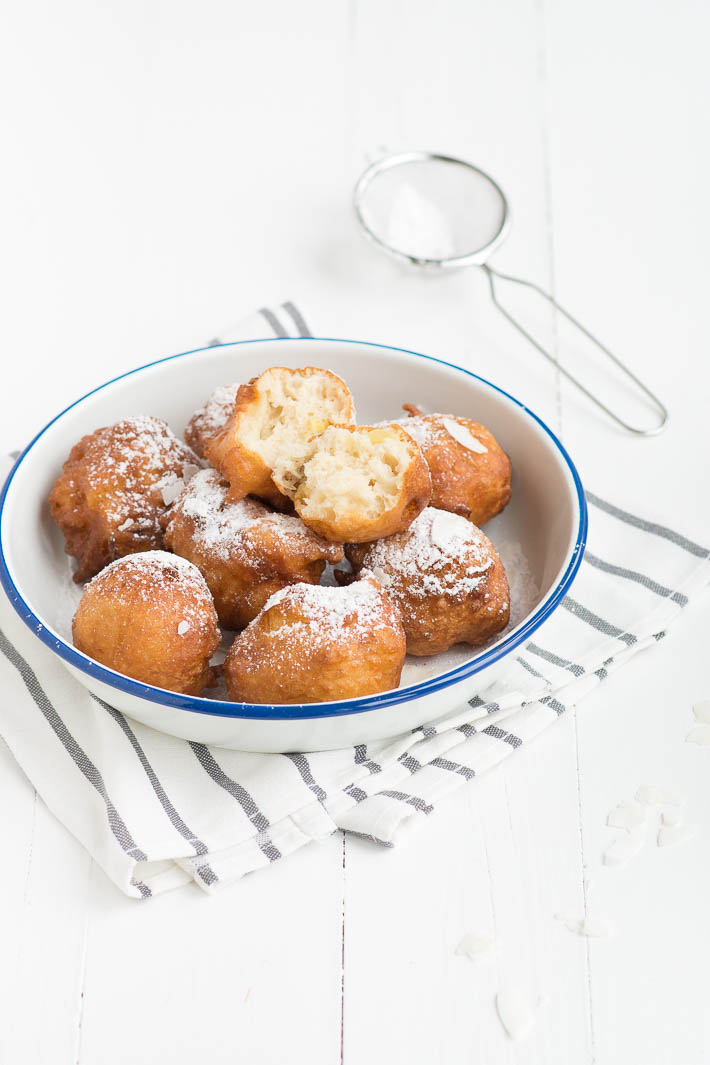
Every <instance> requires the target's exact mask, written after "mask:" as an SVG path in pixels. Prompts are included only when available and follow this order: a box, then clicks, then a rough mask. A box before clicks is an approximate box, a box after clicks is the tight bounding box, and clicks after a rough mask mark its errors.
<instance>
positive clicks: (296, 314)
mask: <svg viewBox="0 0 710 1065" xmlns="http://www.w3.org/2000/svg"><path fill="white" fill-rule="evenodd" d="M281 306H282V307H283V309H284V310H285V311H286V313H287V314H288V315H290V316H291V318H293V323H294V325H295V326H296V329H297V330H298V335H299V336H302V337H309V336H312V335H313V334H312V333H311V331H310V329H309V328H308V326H307V325H306V319H305V318H304V317H303V315H302V314H301V312H300V311H299V309H298V307H296V306H295V304H293V303H291V300H287V301H286V303H282V304H281Z"/></svg>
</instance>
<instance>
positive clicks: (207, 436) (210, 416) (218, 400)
mask: <svg viewBox="0 0 710 1065" xmlns="http://www.w3.org/2000/svg"><path fill="white" fill-rule="evenodd" d="M238 388H239V385H236V384H235V385H219V386H218V387H217V388H215V390H214V392H213V393H212V395H211V396H210V398H209V399H208V400H207V402H206V403H204V404H203V405H202V406H201V407H200V408H199V409H198V410H196V411H195V413H194V414H193V415H192V417H191V418H190V420H189V422H188V423H187V426H186V428H185V441H186V443H187V444H188V445H189V446H190V447H191V448H192V450H193V451H194V452H195V454H196V455H199V456H200V458H201V459H204V458H206V457H207V453H206V447H207V442H208V441H209V440H211V439H212V437H213V436H217V434H218V433H221V432H222V430H223V429H224V427H225V426H226V424H227V422H228V421H229V419H230V416H231V414H232V411H233V410H234V404H235V403H236V400H237V390H238Z"/></svg>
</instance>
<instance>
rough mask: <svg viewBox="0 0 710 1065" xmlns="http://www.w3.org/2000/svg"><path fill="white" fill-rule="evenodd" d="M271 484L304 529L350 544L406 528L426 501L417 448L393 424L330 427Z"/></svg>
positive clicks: (277, 473)
mask: <svg viewBox="0 0 710 1065" xmlns="http://www.w3.org/2000/svg"><path fill="white" fill-rule="evenodd" d="M274 480H275V481H276V483H277V484H278V485H279V487H280V488H282V489H283V491H285V492H288V494H289V495H290V496H291V498H292V499H293V502H294V505H295V507H296V512H297V513H298V514H299V515H300V516H301V517H302V518H303V520H304V521H305V523H306V525H309V526H310V527H311V528H312V529H314V530H315V531H316V532H317V533H319V534H320V535H321V536H324V537H326V539H328V540H337V541H348V542H350V543H362V542H364V541H369V540H377V539H379V538H380V537H383V536H390V535H391V534H392V533H395V532H398V531H399V530H400V529H405V528H406V527H407V526H408V525H409V523H410V522H411V521H413V519H414V518H415V517H416V516H417V514H419V512H420V511H421V510H423V509H424V507H425V506H426V505H427V503H428V502H429V499H430V497H431V479H430V477H429V470H428V468H427V464H426V462H425V461H424V457H423V455H422V453H421V451H420V449H419V445H418V444H416V443H415V441H414V440H413V439H412V438H411V437H410V436H409V435H408V434H407V433H405V432H404V431H403V430H402V429H401V428H400V427H399V426H398V425H387V426H384V427H372V426H366V425H361V426H352V425H350V426H331V428H329V429H326V430H325V432H323V433H321V434H320V435H319V436H316V437H314V438H313V440H311V442H310V444H309V446H308V450H307V451H306V453H305V455H304V456H303V457H302V460H301V461H296V462H291V463H288V464H285V465H284V466H283V467H281V468H276V469H275V470H274Z"/></svg>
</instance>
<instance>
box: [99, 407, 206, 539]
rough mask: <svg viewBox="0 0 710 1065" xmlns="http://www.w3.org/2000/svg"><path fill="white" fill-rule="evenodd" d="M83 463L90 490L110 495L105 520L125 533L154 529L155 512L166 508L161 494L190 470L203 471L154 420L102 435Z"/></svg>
mask: <svg viewBox="0 0 710 1065" xmlns="http://www.w3.org/2000/svg"><path fill="white" fill-rule="evenodd" d="M80 461H81V464H82V466H81V470H82V476H83V477H84V478H85V479H86V483H87V485H88V486H89V487H90V488H94V489H96V490H97V491H99V492H100V493H101V494H102V495H104V496H106V495H109V497H110V501H111V502H110V506H108V508H107V510H106V515H105V516H106V520H107V521H108V523H109V524H110V525H115V526H117V527H120V529H121V531H125V530H128V529H129V528H131V527H135V528H142V527H147V528H152V527H153V526H154V524H155V521H156V507H158V509H160V503H162V502H163V499H162V489H163V488H164V487H166V486H167V485H168V484H169V483H170V482H171V481H173V480H177V479H178V477H182V476H183V474H184V472H185V470H186V469H188V468H192V469H199V466H198V465H197V464H198V462H199V460H198V459H197V456H196V455H195V454H194V452H193V451H192V450H191V449H190V448H189V447H187V445H186V444H183V443H182V441H180V440H178V438H177V437H176V436H175V434H174V433H173V432H172V430H171V429H170V428H169V426H168V425H167V424H166V423H165V422H164V421H161V419H160V418H154V417H152V416H151V415H138V416H137V417H135V418H125V419H124V420H123V421H121V422H117V423H116V424H115V425H112V426H110V427H109V428H107V429H100V430H98V431H97V432H96V433H94V434H93V436H92V437H91V439H90V443H89V444H88V446H87V448H86V451H85V454H84V457H83V458H82V459H81V460H80ZM107 486H110V492H109V493H107V492H106V487H107ZM156 496H157V498H156ZM165 505H167V504H165Z"/></svg>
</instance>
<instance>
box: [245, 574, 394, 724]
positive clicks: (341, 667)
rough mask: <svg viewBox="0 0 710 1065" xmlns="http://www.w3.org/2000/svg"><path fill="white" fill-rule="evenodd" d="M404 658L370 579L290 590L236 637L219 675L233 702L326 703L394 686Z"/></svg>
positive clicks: (384, 599)
mask: <svg viewBox="0 0 710 1065" xmlns="http://www.w3.org/2000/svg"><path fill="white" fill-rule="evenodd" d="M404 655H405V638H404V630H403V628H402V621H401V619H400V616H399V612H398V610H397V608H396V607H395V606H394V604H393V603H392V601H391V599H389V598H388V596H387V595H386V594H385V593H384V592H383V590H382V589H381V588H380V586H379V584H377V582H376V581H374V580H372V579H371V578H369V577H363V579H362V580H360V581H356V582H355V583H354V584H351V585H349V586H348V587H347V588H327V587H324V586H323V585H315V586H314V585H311V584H295V585H293V586H292V587H290V588H285V589H284V590H283V591H281V592H277V593H276V595H273V596H272V597H271V599H269V601H268V602H267V604H266V606H265V607H264V609H263V611H262V612H261V614H259V616H258V617H257V618H256V620H255V621H253V622H252V623H251V625H249V627H248V628H246V629H245V630H244V632H242V633H241V634H240V635H239V636H237V638H236V640H235V641H234V644H233V645H232V648H231V650H230V651H229V654H228V655H227V659H226V661H225V664H224V676H225V681H226V684H227V692H228V694H229V697H230V699H233V700H234V701H236V702H248V703H317V702H330V701H331V700H334V699H351V698H356V697H357V696H361V695H370V694H372V693H373V692H380V691H387V690H389V689H390V688H396V687H397V686H398V685H399V680H400V676H401V673H402V666H403V664H404Z"/></svg>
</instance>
